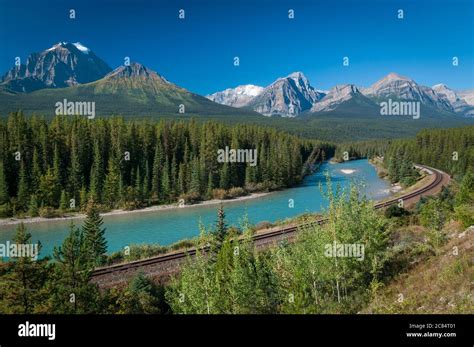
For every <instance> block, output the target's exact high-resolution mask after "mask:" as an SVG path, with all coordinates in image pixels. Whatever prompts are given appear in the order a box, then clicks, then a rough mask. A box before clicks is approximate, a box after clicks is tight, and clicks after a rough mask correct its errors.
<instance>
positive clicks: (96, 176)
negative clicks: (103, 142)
mask: <svg viewBox="0 0 474 347" xmlns="http://www.w3.org/2000/svg"><path fill="white" fill-rule="evenodd" d="M103 180H104V170H103V164H102V155H101V153H100V147H99V141H95V142H94V159H93V163H92V167H91V177H90V196H91V197H92V198H93V199H94V201H96V202H97V203H100V202H101V201H102V186H103Z"/></svg>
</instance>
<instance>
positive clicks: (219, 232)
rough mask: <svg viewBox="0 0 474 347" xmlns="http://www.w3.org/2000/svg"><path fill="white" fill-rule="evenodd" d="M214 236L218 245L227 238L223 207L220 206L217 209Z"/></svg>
mask: <svg viewBox="0 0 474 347" xmlns="http://www.w3.org/2000/svg"><path fill="white" fill-rule="evenodd" d="M214 235H215V237H216V240H217V242H218V243H219V244H221V243H222V242H224V240H225V238H226V236H227V224H226V222H225V212H224V206H223V205H222V204H220V206H219V209H218V210H217V221H216V226H215V230H214Z"/></svg>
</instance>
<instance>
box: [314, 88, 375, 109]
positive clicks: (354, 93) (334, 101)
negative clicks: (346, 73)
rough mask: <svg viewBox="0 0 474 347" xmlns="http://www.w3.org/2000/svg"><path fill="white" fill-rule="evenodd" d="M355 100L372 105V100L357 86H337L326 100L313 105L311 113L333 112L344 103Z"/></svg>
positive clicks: (323, 99)
mask: <svg viewBox="0 0 474 347" xmlns="http://www.w3.org/2000/svg"><path fill="white" fill-rule="evenodd" d="M353 99H359V100H361V99H364V101H365V102H366V103H370V100H369V99H367V98H366V97H365V96H364V95H363V94H362V92H361V91H360V89H359V88H358V87H357V86H355V85H353V84H341V85H337V86H335V87H334V88H332V89H331V90H330V91H329V92H328V94H327V95H326V96H325V97H324V98H322V99H321V100H320V101H318V102H316V103H315V104H314V105H313V107H312V108H311V112H326V111H333V110H335V109H336V108H337V107H338V106H339V105H341V104H342V103H345V102H347V101H350V100H353Z"/></svg>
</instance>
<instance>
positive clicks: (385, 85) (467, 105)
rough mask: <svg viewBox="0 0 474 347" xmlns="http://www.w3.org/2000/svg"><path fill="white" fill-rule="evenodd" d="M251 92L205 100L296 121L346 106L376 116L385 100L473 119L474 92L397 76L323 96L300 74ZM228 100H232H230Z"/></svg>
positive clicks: (340, 87) (228, 92)
mask: <svg viewBox="0 0 474 347" xmlns="http://www.w3.org/2000/svg"><path fill="white" fill-rule="evenodd" d="M237 88H238V89H239V90H240V91H243V90H246V86H245V85H243V86H239V87H237ZM252 88H253V89H252V90H253V91H256V90H257V91H258V90H260V93H258V94H257V95H249V94H245V93H242V92H241V93H234V92H233V90H232V89H226V90H225V93H224V92H217V93H214V94H211V95H207V97H208V98H209V99H210V100H213V101H215V102H219V103H221V104H224V105H229V104H230V100H232V103H233V104H234V105H239V107H247V108H250V109H253V110H254V111H256V112H259V113H261V114H263V115H266V116H273V115H280V116H286V117H295V116H298V115H300V114H318V113H328V112H333V113H334V112H337V111H340V110H341V109H343V108H347V106H348V105H351V106H352V107H353V110H352V111H356V110H355V108H358V109H359V111H360V113H365V114H367V112H369V113H374V112H375V113H377V114H378V112H379V110H380V106H379V103H380V102H381V101H384V100H386V99H388V98H391V99H393V100H404V101H418V102H420V104H421V105H422V106H423V108H424V109H426V110H428V111H429V114H430V115H431V116H433V115H435V114H436V113H442V114H451V113H452V114H453V115H455V114H458V115H463V116H474V90H472V91H464V92H457V91H454V90H452V89H450V88H448V87H447V86H446V85H444V84H437V85H435V86H433V87H432V88H430V87H426V86H422V85H419V84H417V83H416V82H415V81H414V80H412V79H410V78H407V77H403V76H400V75H398V74H396V73H390V74H388V75H387V76H385V77H384V78H382V79H381V80H379V81H377V82H375V83H374V84H373V85H372V86H370V87H369V88H362V87H358V86H356V85H353V84H343V85H337V86H335V87H333V88H332V89H331V90H329V91H328V92H324V91H320V90H317V89H315V88H314V87H312V86H311V85H310V83H309V81H308V79H307V78H306V77H305V76H304V75H303V74H302V73H301V72H295V73H292V74H290V75H288V76H287V77H284V78H279V79H277V80H276V81H275V82H273V83H272V84H270V85H269V86H268V87H265V88H262V87H256V86H252ZM256 88H258V89H256ZM227 96H232V99H229V98H227Z"/></svg>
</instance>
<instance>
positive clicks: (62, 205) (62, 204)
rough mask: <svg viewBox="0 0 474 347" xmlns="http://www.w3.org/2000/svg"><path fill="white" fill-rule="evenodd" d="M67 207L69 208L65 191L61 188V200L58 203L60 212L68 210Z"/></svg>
mask: <svg viewBox="0 0 474 347" xmlns="http://www.w3.org/2000/svg"><path fill="white" fill-rule="evenodd" d="M68 208H69V204H68V201H67V195H66V191H65V190H64V189H63V190H62V191H61V200H60V203H59V209H60V210H61V211H62V212H65V211H66V210H68Z"/></svg>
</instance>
